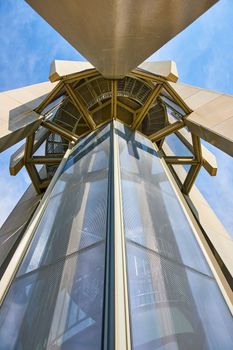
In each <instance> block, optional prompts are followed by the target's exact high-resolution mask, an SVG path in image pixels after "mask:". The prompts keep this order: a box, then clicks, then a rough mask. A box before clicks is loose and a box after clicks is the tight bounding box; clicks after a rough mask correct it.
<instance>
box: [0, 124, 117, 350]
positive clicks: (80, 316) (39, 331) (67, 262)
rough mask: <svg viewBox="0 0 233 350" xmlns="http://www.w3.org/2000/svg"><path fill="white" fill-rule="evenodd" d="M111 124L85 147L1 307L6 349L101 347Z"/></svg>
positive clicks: (0, 341)
mask: <svg viewBox="0 0 233 350" xmlns="http://www.w3.org/2000/svg"><path fill="white" fill-rule="evenodd" d="M109 147H110V126H109V125H108V126H107V127H105V128H103V129H102V130H99V131H97V132H94V133H93V134H92V135H90V136H88V137H86V138H85V139H84V140H82V141H81V142H80V144H78V145H77V147H76V148H75V149H74V151H73V153H72V155H71V156H70V158H69V159H68V161H67V163H66V165H65V168H64V169H63V172H62V174H61V176H60V178H59V180H58V181H57V183H56V185H55V187H54V189H53V191H52V193H51V197H50V200H49V203H48V206H47V208H46V210H45V212H44V215H43V217H42V219H41V221H40V223H39V225H38V227H37V229H36V232H35V235H34V238H33V240H32V242H31V245H30V247H29V249H28V252H27V254H26V256H25V258H24V260H23V262H22V264H21V267H20V268H19V271H18V273H17V275H16V277H15V279H14V281H13V284H12V286H11V288H10V290H9V292H8V295H7V297H6V299H5V301H4V303H3V305H2V307H1V311H0V349H1V350H3V349H4V350H11V349H17V350H29V349H30V350H42V349H64V350H66V349H67V350H68V349H69V350H70V349H72V350H73V349H75V350H76V349H87V350H89V349H90V350H91V349H93V350H94V349H101V332H102V314H103V295H104V273H105V239H106V220H107V196H108V194H107V190H108V167H109Z"/></svg>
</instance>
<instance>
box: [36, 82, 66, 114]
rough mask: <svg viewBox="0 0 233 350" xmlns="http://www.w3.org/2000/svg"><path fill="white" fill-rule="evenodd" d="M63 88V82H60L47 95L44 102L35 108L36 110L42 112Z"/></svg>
mask: <svg viewBox="0 0 233 350" xmlns="http://www.w3.org/2000/svg"><path fill="white" fill-rule="evenodd" d="M62 88H63V83H62V82H59V83H58V84H57V85H56V86H55V88H54V89H53V90H52V91H51V92H50V94H48V95H47V96H46V98H45V99H44V101H43V102H41V104H40V105H39V106H38V107H37V108H36V109H35V112H37V113H39V114H41V112H42V111H43V109H44V108H45V107H46V106H47V105H48V104H49V103H50V102H51V101H52V100H53V99H54V98H55V97H56V95H57V94H58V93H59V91H60V90H61V89H62Z"/></svg>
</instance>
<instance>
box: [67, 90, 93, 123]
mask: <svg viewBox="0 0 233 350" xmlns="http://www.w3.org/2000/svg"><path fill="white" fill-rule="evenodd" d="M65 88H66V91H67V93H68V96H69V98H70V100H71V102H72V103H73V104H74V106H75V107H76V108H77V110H78V111H79V113H80V114H81V115H82V117H83V118H84V120H85V122H86V123H87V125H88V126H89V127H90V129H91V130H95V128H96V124H95V122H94V120H93V118H92V114H91V113H90V111H88V109H87V108H86V107H85V106H84V104H83V103H82V101H81V99H80V98H79V97H78V95H77V94H75V92H74V90H73V89H72V87H71V86H70V85H69V84H65Z"/></svg>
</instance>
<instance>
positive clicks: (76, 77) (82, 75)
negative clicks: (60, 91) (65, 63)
mask: <svg viewBox="0 0 233 350" xmlns="http://www.w3.org/2000/svg"><path fill="white" fill-rule="evenodd" d="M98 75H100V73H99V72H97V70H96V69H90V70H88V71H84V72H79V73H73V74H69V75H65V76H63V77H62V78H61V80H62V81H63V82H66V83H69V84H72V83H73V82H78V81H80V80H82V79H87V78H91V77H95V76H98Z"/></svg>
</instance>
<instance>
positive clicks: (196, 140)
mask: <svg viewBox="0 0 233 350" xmlns="http://www.w3.org/2000/svg"><path fill="white" fill-rule="evenodd" d="M192 141H193V151H194V155H195V158H196V159H197V161H199V162H202V151H201V141H200V137H198V136H196V135H194V134H192Z"/></svg>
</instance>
